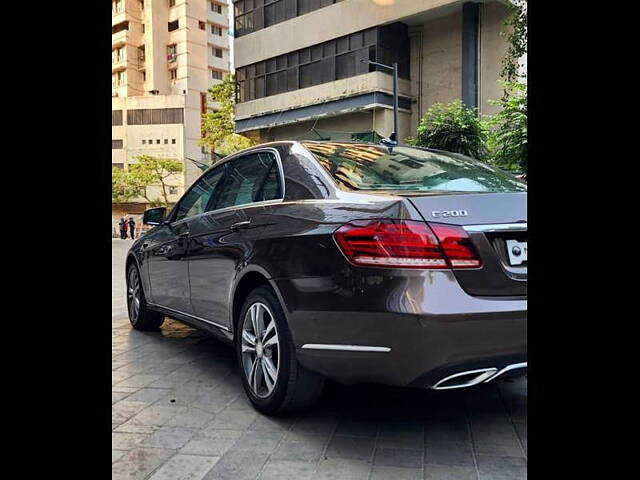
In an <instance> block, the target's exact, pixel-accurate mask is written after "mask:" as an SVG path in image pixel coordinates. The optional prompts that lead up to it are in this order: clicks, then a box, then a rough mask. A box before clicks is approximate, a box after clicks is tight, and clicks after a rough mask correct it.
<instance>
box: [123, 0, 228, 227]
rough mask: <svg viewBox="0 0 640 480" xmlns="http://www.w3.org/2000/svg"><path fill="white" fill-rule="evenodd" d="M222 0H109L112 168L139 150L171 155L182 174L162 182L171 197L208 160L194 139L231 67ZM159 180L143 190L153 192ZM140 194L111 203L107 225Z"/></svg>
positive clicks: (136, 207)
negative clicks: (216, 86) (211, 93)
mask: <svg viewBox="0 0 640 480" xmlns="http://www.w3.org/2000/svg"><path fill="white" fill-rule="evenodd" d="M228 8H229V6H228V4H227V1H226V0H213V1H212V0H112V2H111V11H112V17H111V25H112V30H111V48H112V51H111V77H112V80H111V82H112V84H111V97H112V98H111V104H112V121H111V124H112V140H111V153H112V155H111V162H112V166H113V167H116V168H122V169H125V170H127V169H128V168H129V165H131V164H132V163H135V162H136V157H138V156H139V155H151V156H156V157H167V158H175V159H178V160H181V161H183V162H184V171H183V173H182V174H179V175H175V176H173V177H172V178H169V179H168V180H167V184H168V186H169V192H168V194H169V201H170V202H175V201H177V200H178V199H179V198H180V196H181V195H182V193H183V192H184V188H185V185H190V184H191V183H192V182H193V180H194V179H195V178H196V177H197V176H198V175H199V174H200V173H201V172H200V170H199V169H198V167H197V165H196V164H195V163H193V162H192V161H190V159H192V160H195V161H199V162H202V161H207V159H208V154H207V153H206V152H205V151H203V149H202V147H201V146H200V145H199V140H200V133H201V131H200V124H201V115H202V113H204V112H206V111H211V110H215V109H216V105H215V104H214V103H212V102H210V101H209V99H208V96H207V91H208V89H209V88H210V87H211V86H212V85H214V84H216V83H220V82H221V81H222V77H223V75H224V74H225V73H228V72H229V70H230V57H229V38H230V37H229V22H228V14H229V11H228ZM160 195H161V191H160V186H151V187H149V188H148V189H147V196H148V197H149V198H150V199H152V200H155V199H156V198H158V197H160ZM147 206H148V205H147V203H146V200H145V199H144V198H138V199H132V200H131V202H130V203H127V204H117V205H114V206H113V212H112V217H113V218H112V222H113V226H115V223H116V222H117V220H118V219H119V218H120V217H121V216H124V215H130V214H138V215H139V214H140V213H142V212H143V211H144V210H145V208H147Z"/></svg>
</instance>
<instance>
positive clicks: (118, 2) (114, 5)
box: [111, 0, 123, 13]
mask: <svg viewBox="0 0 640 480" xmlns="http://www.w3.org/2000/svg"><path fill="white" fill-rule="evenodd" d="M122 6H123V2H122V0H111V13H120V12H122Z"/></svg>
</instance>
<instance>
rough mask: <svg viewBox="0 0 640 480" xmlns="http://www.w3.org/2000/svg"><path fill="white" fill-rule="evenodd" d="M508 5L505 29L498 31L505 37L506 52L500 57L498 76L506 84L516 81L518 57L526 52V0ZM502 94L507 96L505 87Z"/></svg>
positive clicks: (516, 0) (513, 1) (513, 0)
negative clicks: (500, 66)
mask: <svg viewBox="0 0 640 480" xmlns="http://www.w3.org/2000/svg"><path fill="white" fill-rule="evenodd" d="M508 5H509V7H508V8H509V10H510V12H509V16H508V18H507V20H506V21H505V26H506V27H507V31H506V32H501V33H500V34H501V35H502V36H504V37H506V39H507V53H506V55H505V57H504V58H503V59H502V70H501V71H500V76H501V77H502V79H503V80H504V81H505V82H507V84H512V83H514V82H517V81H518V76H519V72H518V69H519V61H520V58H522V56H523V55H526V53H527V0H512V1H511V2H509V4H508ZM523 76H525V77H526V75H523ZM504 96H505V98H506V97H508V96H509V90H508V89H506V88H505V91H504Z"/></svg>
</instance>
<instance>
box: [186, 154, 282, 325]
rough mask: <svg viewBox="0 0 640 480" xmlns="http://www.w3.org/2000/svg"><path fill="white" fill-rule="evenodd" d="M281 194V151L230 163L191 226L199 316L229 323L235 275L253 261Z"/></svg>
mask: <svg viewBox="0 0 640 480" xmlns="http://www.w3.org/2000/svg"><path fill="white" fill-rule="evenodd" d="M282 198H283V182H282V166H281V163H280V159H279V156H278V153H277V151H275V150H273V149H267V150H261V151H258V152H255V151H254V152H251V153H248V154H246V155H243V156H241V157H238V158H234V159H232V160H230V161H229V162H228V165H227V173H226V176H225V179H224V184H223V185H222V186H221V187H220V188H219V189H217V190H216V196H215V198H214V201H213V202H212V205H211V211H210V212H208V213H206V214H205V215H201V216H199V217H198V218H197V219H194V222H193V224H192V226H191V230H190V232H191V233H190V246H189V282H190V285H191V304H192V306H193V310H194V312H195V315H197V316H198V317H200V318H202V319H205V320H207V321H209V322H212V323H214V324H217V325H218V326H222V327H224V328H230V304H231V292H232V286H233V284H234V279H235V277H236V275H237V274H238V272H239V271H240V270H241V269H242V267H243V265H245V264H246V263H248V262H249V261H250V258H251V254H252V251H253V248H254V244H255V242H256V241H257V240H258V239H259V238H260V235H261V232H262V231H263V230H264V228H265V226H266V225H267V224H268V222H269V218H268V215H267V214H266V213H265V207H266V206H267V205H268V204H270V203H273V202H278V201H282Z"/></svg>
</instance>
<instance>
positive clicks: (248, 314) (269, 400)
mask: <svg viewBox="0 0 640 480" xmlns="http://www.w3.org/2000/svg"><path fill="white" fill-rule="evenodd" d="M256 330H257V331H258V332H257V334H256ZM274 338H275V341H274ZM235 345H236V352H237V357H238V366H239V369H240V376H241V378H242V385H243V386H244V390H245V392H246V394H247V396H248V397H249V400H250V401H251V403H252V404H253V406H254V407H255V408H256V409H257V410H258V411H260V412H262V413H264V414H267V415H282V414H285V413H289V412H293V411H297V410H302V409H304V408H307V407H308V406H310V405H311V404H313V403H314V402H315V400H316V399H317V398H318V396H319V395H320V394H321V393H322V387H323V385H324V377H322V376H321V375H319V374H317V373H314V372H310V371H308V370H306V369H305V368H303V367H302V366H301V365H300V364H299V363H298V360H297V358H296V352H295V345H294V343H293V340H292V338H291V333H290V332H289V328H288V326H287V321H286V318H285V315H284V311H283V310H282V307H281V305H280V302H279V301H278V299H277V297H276V295H275V293H274V292H273V290H272V289H271V288H269V287H264V286H263V287H258V288H256V289H255V290H253V291H252V292H251V293H250V294H249V296H248V297H247V299H246V300H245V302H244V305H243V306H242V310H241V311H240V317H239V321H238V326H237V328H236V333H235Z"/></svg>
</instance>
